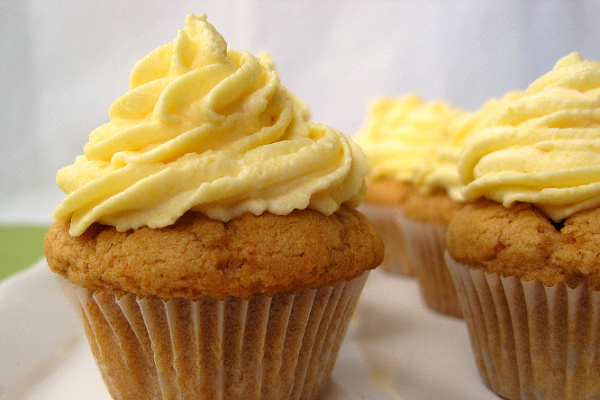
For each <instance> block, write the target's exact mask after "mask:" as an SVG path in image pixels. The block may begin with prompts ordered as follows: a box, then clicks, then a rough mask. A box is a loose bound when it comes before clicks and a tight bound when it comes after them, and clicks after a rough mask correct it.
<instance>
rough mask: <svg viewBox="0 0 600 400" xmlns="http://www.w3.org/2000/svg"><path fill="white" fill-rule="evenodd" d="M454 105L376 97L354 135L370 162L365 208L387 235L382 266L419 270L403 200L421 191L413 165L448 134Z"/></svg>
mask: <svg viewBox="0 0 600 400" xmlns="http://www.w3.org/2000/svg"><path fill="white" fill-rule="evenodd" d="M456 113H457V111H456V110H454V109H452V108H451V107H450V106H448V105H447V104H445V103H443V102H425V101H423V99H422V98H421V97H419V96H417V95H406V96H402V97H399V98H390V97H382V98H377V99H375V100H373V101H372V102H371V104H370V106H369V111H368V115H367V119H366V121H365V123H364V124H363V126H362V127H361V128H360V130H359V131H358V132H357V135H356V142H357V143H358V144H359V145H360V146H361V147H362V148H363V150H364V151H365V154H366V158H367V164H368V166H369V172H368V174H367V182H368V185H367V196H366V199H365V202H364V203H363V204H362V205H361V210H362V211H363V212H364V213H365V214H367V215H368V216H369V218H370V219H371V221H373V223H374V225H375V226H376V228H377V229H378V231H379V232H380V234H381V235H382V237H383V239H384V241H385V244H386V246H385V251H386V256H385V259H384V263H383V265H382V268H383V269H384V270H386V271H388V272H391V273H396V274H399V275H403V276H415V275H416V267H417V265H419V264H420V262H419V260H414V259H413V257H412V255H411V254H410V251H409V249H408V247H409V246H408V240H410V238H409V237H407V236H408V235H406V232H405V230H404V226H403V223H404V219H405V216H404V213H405V205H406V204H407V202H409V201H411V200H412V199H413V198H414V197H415V196H418V195H419V193H418V192H417V188H416V186H415V179H414V174H413V171H414V168H415V166H416V165H419V164H421V163H424V162H425V160H427V159H428V158H429V157H430V156H431V154H432V152H433V151H434V147H435V145H436V143H439V142H440V141H441V140H445V137H446V135H447V130H448V127H449V125H450V123H451V120H452V118H454V116H455V114H456Z"/></svg>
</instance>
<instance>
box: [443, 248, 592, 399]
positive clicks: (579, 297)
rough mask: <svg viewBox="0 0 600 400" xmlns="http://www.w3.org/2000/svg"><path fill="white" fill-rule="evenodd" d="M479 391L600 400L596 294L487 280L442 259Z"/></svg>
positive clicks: (515, 280)
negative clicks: (451, 283) (450, 278)
mask: <svg viewBox="0 0 600 400" xmlns="http://www.w3.org/2000/svg"><path fill="white" fill-rule="evenodd" d="M446 259H447V263H448V267H449V270H450V272H451V274H452V276H453V279H454V280H455V282H456V287H457V290H458V293H459V298H460V300H461V303H462V307H463V311H464V318H465V320H466V322H467V326H468V330H469V335H470V338H471V345H472V347H473V354H474V357H475V362H476V364H477V367H478V369H479V373H480V375H481V378H482V379H483V381H484V383H485V384H486V385H487V386H488V387H489V388H490V389H491V390H493V391H494V392H495V393H497V394H499V395H500V396H502V397H505V398H508V399H540V400H541V399H543V400H553V399H556V400H558V399H561V400H575V399H590V400H591V399H595V400H597V399H600V352H599V346H600V293H599V292H597V291H594V290H593V289H591V288H589V287H588V285H587V284H585V283H584V284H581V285H579V286H577V287H576V288H574V289H571V288H569V287H568V286H566V285H565V284H564V283H560V284H556V285H554V286H551V287H549V286H545V285H544V284H543V283H541V282H540V281H527V282H525V281H523V280H521V279H520V278H519V277H518V276H501V275H498V274H490V273H488V272H487V271H485V270H484V269H477V268H471V267H468V266H466V265H463V264H461V263H458V262H457V261H455V260H454V259H452V257H450V256H449V255H448V254H447V253H446Z"/></svg>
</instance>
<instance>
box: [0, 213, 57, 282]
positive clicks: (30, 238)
mask: <svg viewBox="0 0 600 400" xmlns="http://www.w3.org/2000/svg"><path fill="white" fill-rule="evenodd" d="M49 228H50V227H49V226H46V225H0V280H2V279H5V278H6V277H8V276H10V275H12V274H14V273H15V272H18V271H20V270H23V269H25V268H27V267H29V266H31V265H32V264H33V263H35V262H36V261H38V260H39V259H41V258H42V257H43V256H44V245H43V240H44V235H45V234H46V232H47V231H48V229H49Z"/></svg>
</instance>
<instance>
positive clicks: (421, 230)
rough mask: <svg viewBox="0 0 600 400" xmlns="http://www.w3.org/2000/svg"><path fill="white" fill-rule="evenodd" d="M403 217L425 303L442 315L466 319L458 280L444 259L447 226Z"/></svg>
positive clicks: (409, 248)
mask: <svg viewBox="0 0 600 400" xmlns="http://www.w3.org/2000/svg"><path fill="white" fill-rule="evenodd" d="M399 218H400V217H399ZM401 218H402V221H401V222H400V223H401V224H402V226H403V229H404V234H405V236H406V241H407V245H408V246H407V248H408V251H409V253H410V254H411V258H412V259H413V260H414V265H415V271H416V277H417V280H418V282H419V286H420V289H421V295H422V297H423V299H424V301H425V304H426V305H427V306H428V307H429V308H431V309H432V310H434V311H436V312H438V313H440V314H445V315H451V316H454V317H462V310H461V307H460V302H459V301H458V297H457V296H456V289H455V287H454V281H453V280H452V277H451V276H450V273H449V272H448V268H447V266H446V260H445V259H444V253H445V251H446V230H447V226H446V225H433V224H428V223H425V222H421V221H417V220H414V219H411V218H407V217H401Z"/></svg>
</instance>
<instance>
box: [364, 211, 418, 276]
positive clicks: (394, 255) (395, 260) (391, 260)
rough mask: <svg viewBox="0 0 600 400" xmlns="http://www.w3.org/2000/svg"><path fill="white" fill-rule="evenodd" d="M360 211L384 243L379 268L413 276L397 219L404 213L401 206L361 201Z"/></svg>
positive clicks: (403, 236) (412, 269)
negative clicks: (383, 251) (383, 252)
mask: <svg viewBox="0 0 600 400" xmlns="http://www.w3.org/2000/svg"><path fill="white" fill-rule="evenodd" d="M360 211H361V212H362V213H363V214H365V215H366V216H367V218H368V219H369V220H370V221H371V222H372V223H373V225H374V226H375V229H377V232H378V233H379V235H380V236H381V238H382V239H383V242H384V244H385V254H384V258H383V263H382V264H381V268H382V269H383V270H384V271H386V272H389V273H393V274H398V275H402V276H407V277H411V276H415V271H414V268H413V266H412V260H411V258H410V254H409V253H408V249H407V244H406V238H405V235H404V233H403V232H402V230H403V227H402V225H401V224H399V220H398V217H400V218H402V217H403V215H404V211H403V209H402V207H399V206H386V205H376V204H365V203H363V204H361V206H360Z"/></svg>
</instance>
